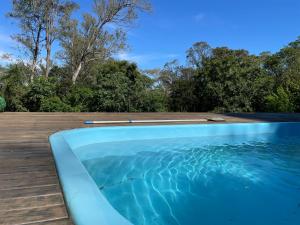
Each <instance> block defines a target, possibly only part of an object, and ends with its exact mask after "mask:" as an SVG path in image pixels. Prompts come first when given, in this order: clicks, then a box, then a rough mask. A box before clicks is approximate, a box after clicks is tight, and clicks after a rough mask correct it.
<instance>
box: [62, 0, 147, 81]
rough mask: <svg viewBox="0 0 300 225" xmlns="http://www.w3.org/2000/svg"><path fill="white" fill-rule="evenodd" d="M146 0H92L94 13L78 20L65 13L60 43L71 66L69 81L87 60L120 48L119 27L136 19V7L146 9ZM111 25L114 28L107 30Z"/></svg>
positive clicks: (76, 76) (109, 53)
mask: <svg viewBox="0 0 300 225" xmlns="http://www.w3.org/2000/svg"><path fill="white" fill-rule="evenodd" d="M149 8H150V4H149V3H148V1H147V0H94V4H93V12H94V14H84V16H83V21H82V22H81V24H80V25H79V22H78V21H77V20H74V19H70V17H71V14H68V16H69V18H68V17H67V16H65V17H64V18H63V20H61V21H62V23H61V24H62V25H61V29H62V32H61V33H62V36H61V46H62V48H63V54H62V55H61V56H62V57H63V59H65V61H66V63H67V64H69V65H70V66H71V70H72V82H73V83H75V82H76V80H77V79H78V76H79V74H80V72H81V70H82V68H83V66H85V65H86V64H87V63H89V62H91V61H94V60H97V59H103V58H107V57H108V56H110V55H111V54H112V53H113V52H116V51H117V50H119V49H120V48H124V46H125V45H124V41H125V33H124V31H123V29H122V28H121V27H122V26H123V25H130V24H131V23H132V22H133V21H134V20H135V19H136V18H137V12H138V10H142V11H144V10H148V9H149ZM109 24H115V25H116V26H117V27H118V28H117V29H108V28H109V27H108V25H109Z"/></svg>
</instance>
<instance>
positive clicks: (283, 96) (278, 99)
mask: <svg viewBox="0 0 300 225" xmlns="http://www.w3.org/2000/svg"><path fill="white" fill-rule="evenodd" d="M290 99H291V98H290V96H289V93H288V92H287V91H285V90H284V89H283V88H282V87H279V88H277V90H276V93H273V94H271V95H268V96H267V97H266V106H267V110H268V111H269V112H293V111H294V109H295V107H294V104H293V103H292V102H291V100H290Z"/></svg>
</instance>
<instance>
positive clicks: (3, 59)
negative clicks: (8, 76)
mask: <svg viewBox="0 0 300 225" xmlns="http://www.w3.org/2000/svg"><path fill="white" fill-rule="evenodd" d="M17 61H18V59H17V58H16V57H15V56H14V55H13V54H11V53H8V52H5V51H1V50H0V65H2V66H6V65H8V64H10V63H16V62H17Z"/></svg>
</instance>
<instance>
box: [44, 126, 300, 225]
mask: <svg viewBox="0 0 300 225" xmlns="http://www.w3.org/2000/svg"><path fill="white" fill-rule="evenodd" d="M299 131H300V123H251V124H208V125H164V126H139V127H105V128H87V129H76V130H70V131H62V132H59V133H56V134H54V135H52V136H51V137H50V143H51V146H52V150H53V153H54V157H55V161H56V165H57V170H58V174H59V178H60V181H61V185H62V188H63V192H64V195H65V199H66V204H67V206H68V208H69V211H70V214H71V216H72V218H73V220H74V222H75V223H76V224H80V225H81V224H82V225H83V224H86V225H94V224H103V225H123V224H124V225H125V224H126V225H127V224H128V225H129V224H136V225H140V224H141V225H142V224H145V225H156V224H157V225H158V224H160V225H173V224H174V225H175V224H176V225H178V224H180V225H201V224H203V225H219V224H222V225H223V224H224V225H227V224H228V225H232V224H236V225H248V224H249V225H250V224H251V225H253V224H257V225H260V224H261V225H274V224H276V225H277V224H282V225H296V224H300V132H299Z"/></svg>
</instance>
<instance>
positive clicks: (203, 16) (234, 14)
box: [0, 0, 300, 69]
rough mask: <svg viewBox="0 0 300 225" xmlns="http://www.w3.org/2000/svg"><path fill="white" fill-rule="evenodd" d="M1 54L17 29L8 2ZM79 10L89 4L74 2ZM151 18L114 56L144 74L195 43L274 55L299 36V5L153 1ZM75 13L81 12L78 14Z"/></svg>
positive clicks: (295, 0) (251, 0) (293, 1)
mask: <svg viewBox="0 0 300 225" xmlns="http://www.w3.org/2000/svg"><path fill="white" fill-rule="evenodd" d="M0 1H1V8H0V14H1V15H0V54H1V52H2V53H3V52H13V53H15V54H17V52H16V50H15V49H13V48H12V47H13V46H14V45H15V44H14V43H13V42H12V41H11V40H10V38H9V36H10V34H12V33H14V32H15V31H16V28H15V26H14V25H13V24H12V23H11V22H10V21H9V20H8V19H7V18H5V16H4V14H5V13H6V12H7V11H9V9H10V1H8V0H0ZM77 1H78V2H79V3H81V5H82V11H85V10H88V9H89V7H88V6H89V4H88V3H91V2H92V0H77ZM151 2H152V6H153V10H152V13H150V14H141V15H140V18H139V19H138V21H136V23H135V25H134V26H133V27H132V28H130V30H129V32H128V42H129V45H130V50H128V51H125V52H121V53H119V54H118V57H119V58H121V59H127V60H132V61H135V62H136V63H137V64H138V65H139V66H140V67H141V68H142V69H150V68H157V67H161V66H163V65H164V63H165V62H167V61H170V60H173V59H179V60H180V62H181V63H185V51H186V50H187V49H188V48H189V47H190V46H191V45H192V44H193V43H194V42H197V41H206V42H208V43H209V44H210V45H211V46H213V47H217V46H228V47H230V48H233V49H240V48H244V49H247V50H249V51H250V52H251V53H253V54H259V53H260V52H262V51H271V52H275V51H278V50H279V49H280V48H282V47H283V46H284V45H286V44H287V43H289V42H290V41H293V40H295V39H296V38H297V37H298V36H299V35H300V1H299V0H206V1H203V0H185V1H183V0H173V1H171V0H152V1H151ZM78 13H79V12H78Z"/></svg>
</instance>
